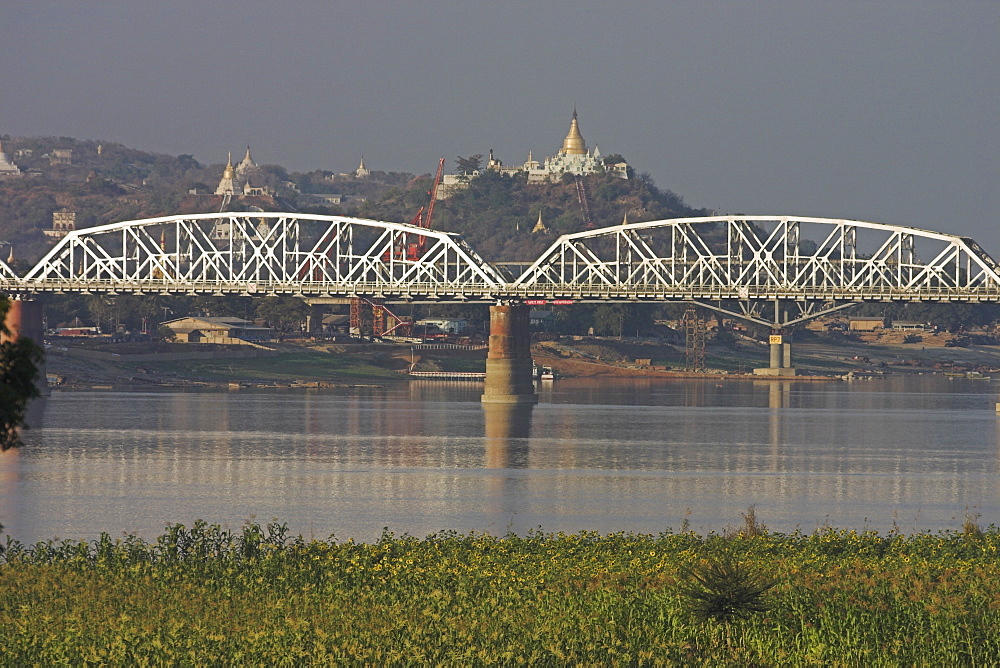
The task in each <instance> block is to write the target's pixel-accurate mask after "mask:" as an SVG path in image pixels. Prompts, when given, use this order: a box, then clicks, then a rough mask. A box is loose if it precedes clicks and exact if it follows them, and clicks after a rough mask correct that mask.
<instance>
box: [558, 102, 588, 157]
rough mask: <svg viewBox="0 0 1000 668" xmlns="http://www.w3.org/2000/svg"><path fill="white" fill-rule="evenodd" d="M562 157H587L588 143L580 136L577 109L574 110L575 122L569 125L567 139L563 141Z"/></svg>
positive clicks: (572, 121)
mask: <svg viewBox="0 0 1000 668" xmlns="http://www.w3.org/2000/svg"><path fill="white" fill-rule="evenodd" d="M559 153H560V155H587V142H585V141H583V135H581V134H580V124H579V123H578V122H577V120H576V109H574V110H573V120H571V121H570V123H569V132H567V133H566V139H563V145H562V149H561V150H560V151H559Z"/></svg>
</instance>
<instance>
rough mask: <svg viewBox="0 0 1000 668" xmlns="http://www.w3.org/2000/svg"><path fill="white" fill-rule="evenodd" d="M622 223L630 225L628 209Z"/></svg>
mask: <svg viewBox="0 0 1000 668" xmlns="http://www.w3.org/2000/svg"><path fill="white" fill-rule="evenodd" d="M622 225H628V211H626V212H625V218H624V219H623V220H622Z"/></svg>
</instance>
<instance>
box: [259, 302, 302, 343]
mask: <svg viewBox="0 0 1000 668" xmlns="http://www.w3.org/2000/svg"><path fill="white" fill-rule="evenodd" d="M308 315H309V307H308V306H306V304H305V302H303V301H302V300H301V299H298V298H296V297H288V296H282V297H265V298H264V299H262V300H260V302H259V303H258V304H257V316H258V317H260V318H263V319H264V320H266V321H267V324H268V325H269V326H271V327H273V328H274V331H275V332H277V334H278V340H284V338H285V337H286V336H287V335H288V334H290V333H291V332H293V331H295V330H297V329H298V327H299V325H301V324H302V322H303V321H304V320H305V319H306V316H308Z"/></svg>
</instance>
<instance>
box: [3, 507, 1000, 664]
mask: <svg viewBox="0 0 1000 668" xmlns="http://www.w3.org/2000/svg"><path fill="white" fill-rule="evenodd" d="M167 529H168V530H167V533H166V534H164V535H163V536H162V537H160V538H159V539H158V540H157V541H155V542H152V543H146V542H144V541H142V540H139V539H137V538H134V537H125V538H119V539H114V540H112V539H111V538H109V537H108V536H107V535H105V536H104V538H103V539H102V540H101V541H95V542H94V543H91V544H86V543H77V542H74V541H64V542H59V543H56V542H50V543H46V544H39V545H37V546H35V547H34V548H28V549H26V548H24V547H22V546H19V545H11V546H9V547H8V554H7V555H6V557H5V558H4V559H2V560H0V637H3V638H4V639H5V642H4V663H5V664H6V663H9V664H10V665H48V664H56V663H68V664H74V665H75V664H85V663H102V664H108V665H125V664H130V665H131V664H143V665H145V664H164V663H168V664H174V663H231V662H234V661H236V662H240V661H241V657H242V658H246V657H252V662H253V663H262V664H288V663H292V664H341V663H360V664H375V665H386V664H396V663H417V664H427V665H430V664H435V665H439V664H445V665H456V664H462V665H469V664H527V665H537V664H560V665H561V664H589V665H659V664H671V665H673V664H676V665H689V664H691V665H811V664H820V665H882V664H889V663H891V664H894V665H991V664H993V663H994V662H995V659H996V656H997V654H998V652H1000V565H998V564H1000V562H998V559H997V554H998V549H1000V531H998V530H997V529H996V528H995V527H990V528H989V529H988V530H985V531H984V530H981V529H980V528H979V527H978V526H977V525H976V524H975V522H974V521H973V520H971V519H967V520H966V525H965V526H964V527H963V528H962V529H961V530H956V531H955V532H950V533H939V534H933V535H931V534H917V535H912V536H903V535H899V534H897V533H895V532H890V533H888V534H878V533H874V532H864V533H858V532H854V531H838V530H834V529H826V530H823V531H819V532H817V533H814V534H808V535H806V534H792V535H783V534H772V533H768V532H767V530H766V528H765V527H763V526H762V525H761V524H759V523H758V522H757V520H756V519H755V518H753V515H752V513H751V514H749V517H746V516H745V517H744V522H743V523H742V525H741V526H740V527H739V528H738V529H736V530H733V531H730V532H727V533H726V534H724V535H715V534H709V535H698V534H695V533H693V532H687V531H682V532H680V533H677V534H673V533H666V534H660V535H656V536H653V535H636V534H624V533H617V534H610V535H599V534H596V533H578V534H543V533H541V532H535V533H532V534H531V535H528V536H526V537H519V536H515V535H507V536H503V537H493V536H490V535H486V534H458V533H455V532H443V533H439V534H434V535H431V536H428V537H427V538H425V539H422V540H420V539H416V538H411V537H408V536H401V537H400V536H393V535H392V534H389V533H384V534H383V536H382V538H381V539H380V540H379V541H378V542H375V543H370V544H364V543H354V542H351V541H349V542H346V543H345V542H339V541H337V540H335V539H333V538H332V537H331V538H330V539H329V540H310V539H305V538H302V537H299V538H296V539H293V540H292V539H289V537H288V536H287V535H286V531H285V529H284V526H283V525H280V524H276V523H275V524H271V525H268V526H267V527H262V526H259V525H256V524H247V525H245V526H244V527H243V528H242V530H238V531H229V530H225V529H222V528H220V527H218V526H208V525H205V524H204V523H196V524H195V525H194V526H193V527H191V528H186V527H184V526H182V525H175V526H171V527H168V528H167ZM721 602H726V605H725V606H723V605H719V604H720V603H721Z"/></svg>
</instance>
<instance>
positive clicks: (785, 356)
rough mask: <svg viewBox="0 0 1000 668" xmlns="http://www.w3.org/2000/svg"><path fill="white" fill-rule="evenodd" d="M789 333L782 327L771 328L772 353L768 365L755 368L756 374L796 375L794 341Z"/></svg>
mask: <svg viewBox="0 0 1000 668" xmlns="http://www.w3.org/2000/svg"><path fill="white" fill-rule="evenodd" d="M789 339H790V337H789V336H788V334H785V333H783V332H782V330H780V329H774V330H771V337H770V345H771V349H770V352H771V355H770V360H769V364H768V366H767V367H764V368H761V369H754V370H753V373H754V375H755V376H794V375H795V373H796V372H795V367H793V366H792V342H791V341H790V340H789Z"/></svg>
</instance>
